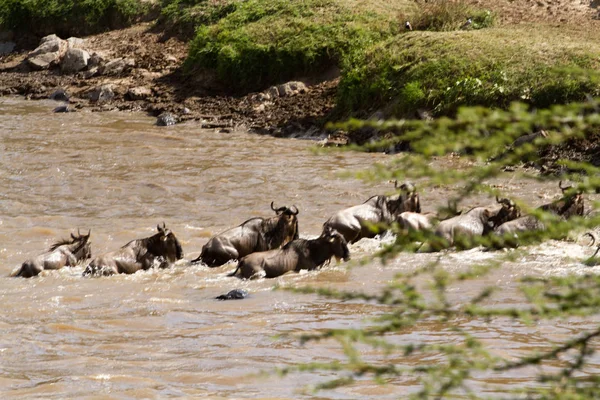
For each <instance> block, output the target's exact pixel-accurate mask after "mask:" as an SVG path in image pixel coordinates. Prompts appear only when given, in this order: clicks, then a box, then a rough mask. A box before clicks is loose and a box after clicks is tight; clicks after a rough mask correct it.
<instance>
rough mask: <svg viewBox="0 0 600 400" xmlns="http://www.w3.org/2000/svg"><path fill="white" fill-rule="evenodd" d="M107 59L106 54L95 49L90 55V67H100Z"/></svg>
mask: <svg viewBox="0 0 600 400" xmlns="http://www.w3.org/2000/svg"><path fill="white" fill-rule="evenodd" d="M105 61H106V55H105V54H104V53H102V52H98V51H95V52H93V53H92V54H91V55H90V59H89V60H88V69H89V70H91V69H92V68H99V67H100V65H102V64H104V62H105Z"/></svg>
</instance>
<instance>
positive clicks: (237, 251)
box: [192, 202, 298, 268]
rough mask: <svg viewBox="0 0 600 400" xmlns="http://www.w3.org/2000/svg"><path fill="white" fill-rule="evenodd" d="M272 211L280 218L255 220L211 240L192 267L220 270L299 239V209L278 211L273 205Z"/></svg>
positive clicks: (284, 207) (203, 247) (294, 207)
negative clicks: (257, 253) (224, 265)
mask: <svg viewBox="0 0 600 400" xmlns="http://www.w3.org/2000/svg"><path fill="white" fill-rule="evenodd" d="M271 209H272V210H273V211H275V214H276V216H274V217H271V218H260V217H257V218H252V219H249V220H247V221H246V222H244V223H242V224H241V225H239V226H236V227H235V228H231V229H228V230H226V231H225V232H223V233H220V234H218V235H216V236H213V237H212V238H210V240H209V241H208V242H207V243H206V244H205V245H204V246H202V252H201V253H200V255H199V256H198V258H196V259H194V260H192V263H196V262H202V263H204V264H205V265H207V266H208V267H211V268H212V267H220V266H221V265H223V264H225V263H226V262H228V261H230V260H239V259H241V258H242V257H244V256H246V255H248V254H251V253H254V252H257V251H266V250H272V249H276V248H278V247H281V246H283V245H285V244H287V243H289V242H290V241H292V240H294V239H298V217H297V215H298V209H297V208H296V206H292V207H291V208H288V207H286V206H283V207H279V208H275V207H273V202H271Z"/></svg>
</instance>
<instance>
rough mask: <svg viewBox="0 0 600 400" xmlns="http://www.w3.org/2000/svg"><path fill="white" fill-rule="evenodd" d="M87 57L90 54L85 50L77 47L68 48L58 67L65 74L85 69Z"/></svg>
mask: <svg viewBox="0 0 600 400" xmlns="http://www.w3.org/2000/svg"><path fill="white" fill-rule="evenodd" d="M89 59H90V54H89V53H88V52H87V51H85V50H82V49H78V48H72V49H69V50H67V52H66V53H65V56H64V57H63V58H62V60H61V62H60V69H61V71H62V72H63V73H65V74H74V73H76V72H79V71H81V70H83V69H85V68H86V67H87V65H88V60H89Z"/></svg>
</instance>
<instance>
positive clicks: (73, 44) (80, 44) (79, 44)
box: [67, 37, 85, 49]
mask: <svg viewBox="0 0 600 400" xmlns="http://www.w3.org/2000/svg"><path fill="white" fill-rule="evenodd" d="M67 48H68V49H85V40H83V39H81V38H78V37H70V38H68V39H67Z"/></svg>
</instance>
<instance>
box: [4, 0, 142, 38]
mask: <svg viewBox="0 0 600 400" xmlns="http://www.w3.org/2000/svg"><path fill="white" fill-rule="evenodd" d="M152 4H153V3H152V2H149V1H140V0H3V1H2V2H0V30H12V31H14V32H17V33H26V34H31V35H34V36H38V37H41V36H45V35H47V34H51V33H56V34H58V35H59V36H72V35H77V36H82V35H87V34H91V33H96V32H101V31H105V30H110V29H116V28H122V27H124V26H127V25H129V24H131V23H132V22H134V21H135V20H137V19H139V18H141V17H142V16H144V15H146V14H147V13H149V12H150V11H151V9H152V7H153V6H152Z"/></svg>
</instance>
